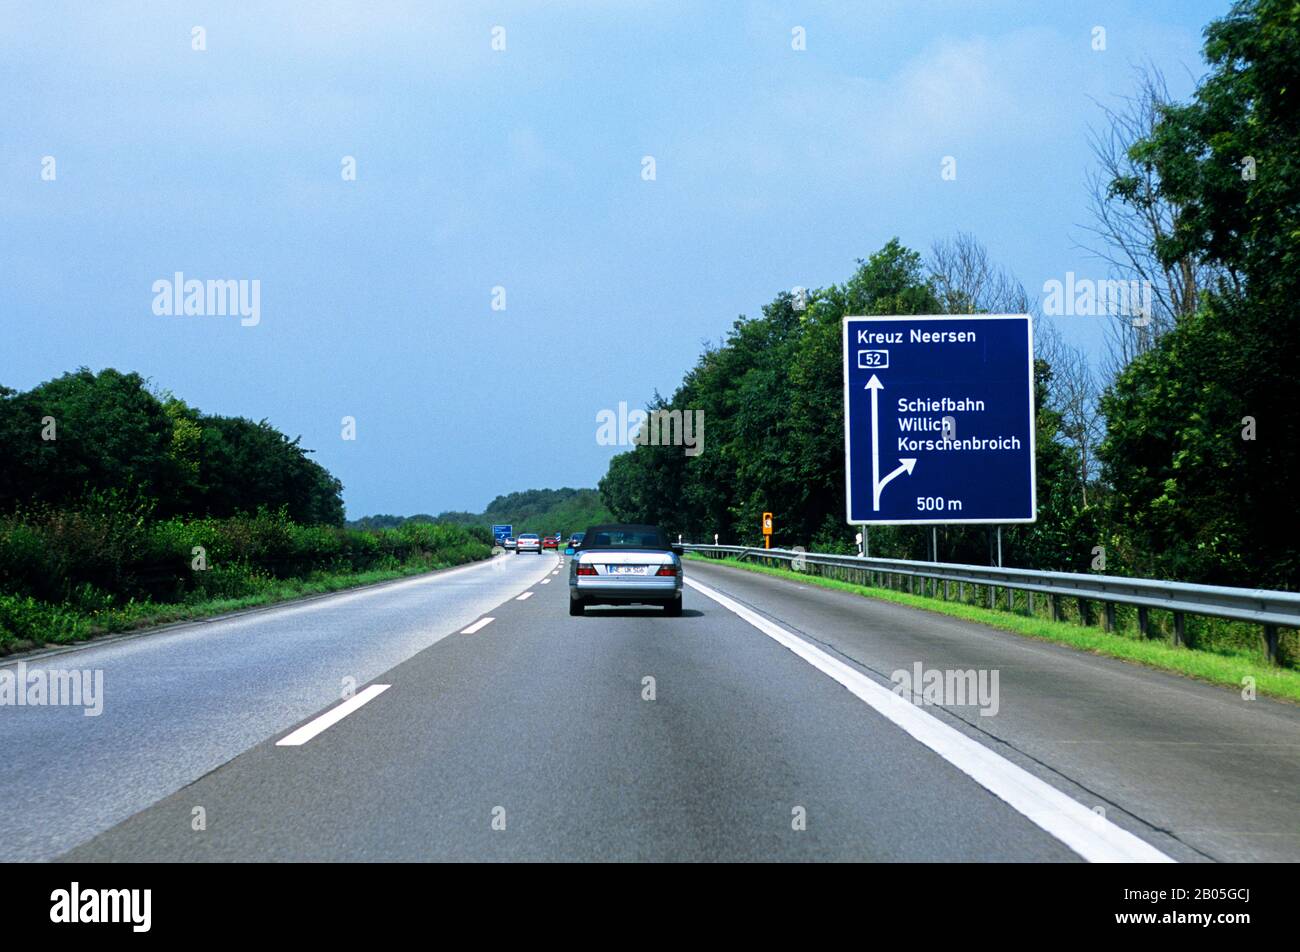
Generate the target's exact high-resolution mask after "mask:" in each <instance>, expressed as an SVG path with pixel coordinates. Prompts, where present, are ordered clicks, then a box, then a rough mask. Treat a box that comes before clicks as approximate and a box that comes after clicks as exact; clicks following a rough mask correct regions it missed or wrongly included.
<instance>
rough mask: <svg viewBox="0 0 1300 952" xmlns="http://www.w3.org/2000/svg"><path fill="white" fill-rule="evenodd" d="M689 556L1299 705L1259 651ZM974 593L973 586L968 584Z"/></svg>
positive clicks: (1286, 672)
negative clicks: (1249, 682) (1187, 643)
mask: <svg viewBox="0 0 1300 952" xmlns="http://www.w3.org/2000/svg"><path fill="white" fill-rule="evenodd" d="M687 558H689V559H691V560H694V561H700V562H708V563H711V564H721V565H728V566H731V567H733V568H738V569H743V570H745V571H746V572H758V573H760V574H763V575H772V576H776V577H777V578H783V579H787V580H790V581H796V582H802V583H804V584H808V585H817V586H820V587H822V588H829V589H834V590H837V591H842V592H849V593H852V594H854V595H859V596H861V597H864V598H875V599H880V600H882V601H887V602H894V603H896V604H899V605H906V606H908V607H910V608H920V609H923V610H925V611H932V612H936V613H938V614H942V615H949V616H952V617H954V618H963V619H966V620H967V621H973V622H979V623H980V624H983V625H989V626H990V627H993V628H1000V629H1002V630H1004V631H1010V632H1013V633H1014V634H1018V635H1024V636H1026V637H1029V638H1038V639H1040V640H1042V641H1050V642H1054V643H1056V644H1060V645H1067V646H1069V647H1071V648H1078V649H1080V650H1083V651H1088V652H1091V653H1092V654H1097V655H1104V656H1106V657H1110V658H1116V659H1119V660H1121V661H1128V662H1132V663H1135V664H1143V665H1146V666H1148V667H1152V668H1159V669H1161V670H1164V671H1173V672H1175V673H1177V674H1182V675H1185V676H1187V677H1191V678H1196V679H1198V680H1202V681H1208V682H1210V683H1211V684H1218V685H1222V686H1224V687H1229V688H1232V689H1234V690H1238V691H1241V690H1243V688H1244V683H1243V682H1244V679H1245V678H1253V679H1254V683H1255V689H1256V691H1257V692H1258V693H1259V694H1262V695H1269V696H1271V697H1276V698H1282V699H1285V700H1288V701H1294V702H1300V671H1295V670H1293V669H1289V668H1284V667H1275V666H1272V665H1270V664H1268V663H1267V660H1266V659H1265V658H1264V657H1263V651H1262V649H1261V650H1257V651H1250V650H1247V649H1244V648H1234V647H1231V646H1227V645H1223V644H1216V645H1215V647H1214V648H1213V650H1198V649H1194V648H1185V647H1176V646H1174V645H1173V644H1172V643H1171V642H1168V641H1164V640H1161V639H1160V638H1141V637H1139V636H1137V635H1136V633H1134V634H1132V635H1130V634H1125V633H1124V631H1123V629H1122V628H1121V630H1119V631H1117V632H1106V631H1103V630H1102V629H1100V628H1090V627H1084V626H1082V625H1079V624H1075V623H1072V622H1069V621H1052V620H1050V619H1047V618H1039V617H1037V616H1036V615H1020V614H1012V613H1010V612H1007V611H1000V610H997V609H989V608H985V607H983V606H981V605H973V604H968V603H966V602H961V601H944V600H942V599H938V598H932V597H927V596H924V595H913V594H908V593H907V592H900V591H895V590H893V589H888V588H877V587H874V586H867V585H861V584H857V583H854V582H845V581H841V580H839V579H831V578H823V577H821V576H819V575H812V574H809V573H806V572H794V571H791V570H789V569H783V568H775V567H771V566H766V565H754V564H752V563H748V562H740V561H738V560H736V559H731V558H727V559H711V558H705V557H703V556H699V555H696V554H694V553H691V554H690V555H688V556H687ZM968 589H970V590H972V592H973V590H974V586H973V585H972V586H968Z"/></svg>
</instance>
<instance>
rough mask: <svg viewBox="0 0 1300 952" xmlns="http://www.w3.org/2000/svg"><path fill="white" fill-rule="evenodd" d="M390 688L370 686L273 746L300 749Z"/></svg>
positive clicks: (376, 685) (381, 685)
mask: <svg viewBox="0 0 1300 952" xmlns="http://www.w3.org/2000/svg"><path fill="white" fill-rule="evenodd" d="M390 687H392V685H391V684H372V685H370V687H368V688H366V689H365V690H364V691H362V692H361V693H360V694H357V695H355V696H354V697H350V698H348V699H347V700H346V701H344V702H343V703H342V704H339V705H337V706H336V707H332V708H330V709H329V710H328V711H326V712H325V713H324V714H322V715H320V716H319V717H317V718H315V719H314V720H310V721H308V722H307V723H306V724H304V725H302V727H300V728H298V729H297V730H296V731H294V732H293V733H292V734H289V735H288V736H287V737H283V738H281V739H280V740H277V741H276V742H275V746H276V747H301V746H302V745H303V744H305V743H307V741H309V740H311V739H312V738H313V737H315V736H316V735H317V734H319V733H320V732H321V731H323V730H326V729H328V728H330V727H333V726H334V725H335V724H337V723H338V722H339V721H341V720H343V718H345V717H347V716H348V715H349V714H351V713H352V712H353V711H355V710H356V709H357V708H359V707H361V706H362V705H363V704H366V703H367V702H369V701H373V700H374V699H375V698H377V697H379V695H381V694H383V693H384V692H385V691H387V690H388V689H389V688H390Z"/></svg>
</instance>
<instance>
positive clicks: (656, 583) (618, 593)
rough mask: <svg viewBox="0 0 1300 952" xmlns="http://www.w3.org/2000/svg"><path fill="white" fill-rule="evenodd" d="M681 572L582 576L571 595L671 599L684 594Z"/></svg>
mask: <svg viewBox="0 0 1300 952" xmlns="http://www.w3.org/2000/svg"><path fill="white" fill-rule="evenodd" d="M681 590H682V583H681V577H680V576H653V575H652V576H648V577H645V578H636V579H623V578H601V577H599V576H597V577H591V576H582V577H580V578H576V579H575V580H574V583H573V584H571V585H570V586H569V597H570V598H574V599H578V600H581V601H584V602H587V603H589V604H593V605H594V604H597V603H603V604H607V605H617V604H635V603H638V602H640V603H647V602H653V603H656V604H658V603H661V602H671V601H674V600H675V599H677V598H680V597H681Z"/></svg>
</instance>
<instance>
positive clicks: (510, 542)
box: [501, 536, 515, 549]
mask: <svg viewBox="0 0 1300 952" xmlns="http://www.w3.org/2000/svg"><path fill="white" fill-rule="evenodd" d="M501 547H502V548H503V549H513V548H514V547H515V537H514V536H506V537H505V538H504V539H502V540H501Z"/></svg>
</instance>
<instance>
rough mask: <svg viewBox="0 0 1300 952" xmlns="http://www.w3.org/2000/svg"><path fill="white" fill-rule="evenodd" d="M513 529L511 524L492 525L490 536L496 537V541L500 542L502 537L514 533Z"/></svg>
mask: <svg viewBox="0 0 1300 952" xmlns="http://www.w3.org/2000/svg"><path fill="white" fill-rule="evenodd" d="M514 530H515V527H514V526H513V525H504V526H493V527H492V537H493V538H494V539H496V540H497V541H498V542H500V541H501V540H502V539H504V538H506V537H507V536H512V535H514V534H515V532H514Z"/></svg>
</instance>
